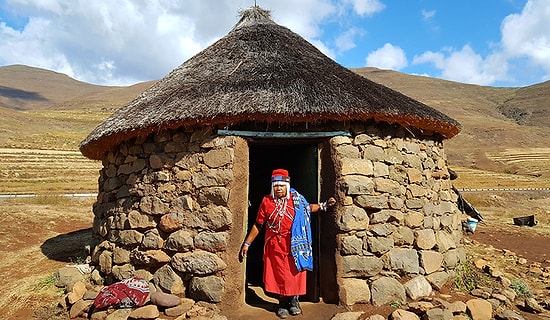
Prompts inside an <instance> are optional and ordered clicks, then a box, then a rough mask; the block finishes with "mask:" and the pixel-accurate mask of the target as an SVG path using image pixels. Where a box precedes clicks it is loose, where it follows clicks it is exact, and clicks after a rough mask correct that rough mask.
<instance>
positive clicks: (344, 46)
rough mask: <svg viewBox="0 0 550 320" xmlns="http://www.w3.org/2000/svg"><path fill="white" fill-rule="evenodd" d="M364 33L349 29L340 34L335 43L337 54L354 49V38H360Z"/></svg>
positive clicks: (359, 30) (358, 29)
mask: <svg viewBox="0 0 550 320" xmlns="http://www.w3.org/2000/svg"><path fill="white" fill-rule="evenodd" d="M363 33H364V31H363V30H362V29H360V28H355V27H353V28H350V29H348V30H346V31H345V32H343V33H341V34H340V35H339V36H338V37H337V38H336V41H335V44H336V48H337V50H338V52H345V51H348V50H351V49H353V48H355V46H356V43H355V38H356V37H357V36H360V35H362V34H363Z"/></svg>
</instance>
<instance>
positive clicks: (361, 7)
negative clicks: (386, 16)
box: [344, 0, 386, 16]
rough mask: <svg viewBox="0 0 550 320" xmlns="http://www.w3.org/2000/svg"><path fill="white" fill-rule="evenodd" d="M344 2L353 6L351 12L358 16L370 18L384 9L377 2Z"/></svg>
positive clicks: (369, 0) (351, 0)
mask: <svg viewBox="0 0 550 320" xmlns="http://www.w3.org/2000/svg"><path fill="white" fill-rule="evenodd" d="M344 2H346V3H349V4H351V5H353V10H354V11H355V13H357V14H358V15H360V16H372V15H373V14H375V13H377V12H380V11H382V10H384V8H385V7H386V6H385V5H384V4H383V3H382V2H380V1H379V0H345V1H344Z"/></svg>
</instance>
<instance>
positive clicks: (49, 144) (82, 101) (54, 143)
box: [0, 65, 550, 176]
mask: <svg viewBox="0 0 550 320" xmlns="http://www.w3.org/2000/svg"><path fill="white" fill-rule="evenodd" d="M353 71H354V72H356V73H358V74H360V75H362V76H364V77H367V78H369V79H370V80H372V81H375V82H378V83H381V84H383V85H385V86H388V87H390V88H392V89H394V90H397V91H399V92H401V93H404V94H405V95H408V96H410V97H412V98H414V99H417V100H419V101H421V102H423V103H425V104H427V105H429V106H432V107H434V108H436V109H438V110H440V111H442V112H444V113H445V114H447V115H449V116H451V117H452V118H454V119H456V120H458V121H459V122H460V123H462V125H463V126H464V128H463V130H462V132H461V133H460V134H459V135H457V136H456V137H454V138H453V139H451V140H448V141H446V152H447V153H448V159H449V162H450V164H451V165H452V166H461V167H466V168H474V169H476V168H478V169H484V170H490V171H496V172H507V173H519V174H528V175H535V176H539V175H544V176H549V175H550V173H549V172H548V169H547V168H549V167H550V147H549V146H548V141H550V113H549V112H548V111H549V109H550V102H549V101H550V81H549V82H545V83H541V84H537V85H533V86H528V87H518V88H496V87H488V86H478V85H470V84H463V83H457V82H452V81H445V80H441V79H435V78H429V77H423V76H414V75H407V74H403V73H399V72H395V71H388V70H380V69H376V68H362V69H353ZM153 83H154V81H150V82H144V83H138V84H136V85H133V86H128V87H109V86H97V85H91V84H87V83H84V82H80V81H77V80H74V79H72V78H70V77H68V76H66V75H63V74H60V73H56V72H52V71H48V70H44V69H38V68H32V67H27V66H21V65H16V66H7V67H0V116H1V117H2V119H4V120H7V121H2V123H0V147H24V148H27V147H33V148H53V149H65V150H77V149H78V143H79V142H80V141H81V140H82V139H84V138H85V137H86V135H87V134H88V133H89V132H90V131H91V130H92V129H93V128H94V127H95V126H96V125H97V124H99V123H100V122H102V121H103V120H104V119H105V118H106V117H107V116H108V115H109V114H110V113H112V111H113V110H115V109H117V108H119V107H121V106H123V105H124V104H126V103H128V102H129V101H130V100H132V99H133V98H134V97H136V96H137V95H138V94H140V93H141V92H143V91H144V90H145V89H146V88H148V87H149V86H151V85H152V84H153Z"/></svg>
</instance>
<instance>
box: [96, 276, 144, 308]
mask: <svg viewBox="0 0 550 320" xmlns="http://www.w3.org/2000/svg"><path fill="white" fill-rule="evenodd" d="M148 295H149V284H148V283H147V281H145V280H144V279H141V278H138V277H133V278H129V279H126V280H122V281H120V282H117V283H113V284H111V285H109V286H107V287H105V288H103V289H102V290H101V291H100V292H99V294H98V295H97V297H96V298H95V300H94V307H95V308H96V309H103V308H107V307H109V306H116V307H119V308H133V307H139V306H142V305H143V304H144V303H145V300H147V296H148Z"/></svg>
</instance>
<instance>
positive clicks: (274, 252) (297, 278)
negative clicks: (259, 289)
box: [256, 195, 307, 296]
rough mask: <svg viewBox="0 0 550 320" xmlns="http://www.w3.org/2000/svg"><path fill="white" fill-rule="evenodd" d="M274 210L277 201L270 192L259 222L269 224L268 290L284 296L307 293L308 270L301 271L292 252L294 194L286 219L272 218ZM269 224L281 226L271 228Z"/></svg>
mask: <svg viewBox="0 0 550 320" xmlns="http://www.w3.org/2000/svg"><path fill="white" fill-rule="evenodd" d="M274 210H275V201H274V200H273V198H272V197H271V196H270V195H267V196H265V197H264V198H263V199H262V203H261V204H260V208H259V210H258V216H257V217H256V222H257V223H259V224H263V225H264V227H265V228H266V231H265V245H264V257H263V258H264V285H265V290H266V291H267V292H272V293H276V294H279V295H283V296H297V295H303V294H305V293H306V276H307V274H306V272H305V271H302V272H298V270H297V269H296V264H295V263H294V258H293V257H292V254H291V252H290V236H291V234H290V229H291V227H292V221H293V218H294V204H293V202H292V197H291V198H290V199H288V200H287V206H286V213H287V214H286V215H284V216H283V217H282V221H280V217H272V219H269V217H270V215H271V213H272V212H273V211H274ZM268 220H269V221H268ZM279 222H280V224H279ZM269 225H272V226H279V227H278V228H275V227H273V228H270V227H269Z"/></svg>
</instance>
